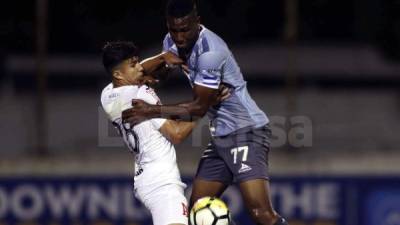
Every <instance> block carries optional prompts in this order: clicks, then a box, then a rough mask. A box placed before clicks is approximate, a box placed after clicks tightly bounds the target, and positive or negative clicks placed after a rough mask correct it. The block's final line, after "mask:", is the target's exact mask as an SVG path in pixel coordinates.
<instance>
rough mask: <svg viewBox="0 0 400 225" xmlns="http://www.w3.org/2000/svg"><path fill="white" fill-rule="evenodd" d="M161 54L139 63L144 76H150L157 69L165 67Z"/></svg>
mask: <svg viewBox="0 0 400 225" xmlns="http://www.w3.org/2000/svg"><path fill="white" fill-rule="evenodd" d="M163 54H164V53H161V54H158V55H156V56H153V57H150V58H147V59H144V60H143V61H142V62H140V64H141V65H142V67H143V70H144V72H145V74H149V75H152V74H153V73H154V72H155V71H156V70H157V69H159V68H161V67H162V66H164V65H165V60H164V57H163Z"/></svg>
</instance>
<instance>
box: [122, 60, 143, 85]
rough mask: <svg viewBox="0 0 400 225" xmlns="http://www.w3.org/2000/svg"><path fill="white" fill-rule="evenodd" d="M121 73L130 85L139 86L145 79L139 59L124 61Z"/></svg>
mask: <svg viewBox="0 0 400 225" xmlns="http://www.w3.org/2000/svg"><path fill="white" fill-rule="evenodd" d="M119 71H120V73H121V75H122V76H123V77H124V79H125V80H126V81H128V82H129V83H130V84H137V83H138V82H140V80H141V79H143V67H142V65H140V63H139V58H138V57H132V58H130V59H127V60H125V61H123V62H122V63H121V65H120V66H119Z"/></svg>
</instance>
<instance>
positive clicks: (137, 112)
mask: <svg viewBox="0 0 400 225" xmlns="http://www.w3.org/2000/svg"><path fill="white" fill-rule="evenodd" d="M132 106H133V107H132V108H130V109H127V110H124V111H123V112H122V122H123V123H129V124H131V125H132V126H134V125H136V124H139V123H141V122H143V121H145V120H147V119H150V118H151V117H150V114H149V112H150V108H151V105H150V104H147V103H146V102H145V101H143V100H140V99H133V100H132Z"/></svg>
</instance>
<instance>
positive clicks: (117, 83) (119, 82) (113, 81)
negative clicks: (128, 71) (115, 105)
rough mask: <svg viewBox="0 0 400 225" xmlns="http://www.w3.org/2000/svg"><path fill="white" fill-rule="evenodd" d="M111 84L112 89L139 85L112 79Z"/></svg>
mask: <svg viewBox="0 0 400 225" xmlns="http://www.w3.org/2000/svg"><path fill="white" fill-rule="evenodd" d="M112 83H113V87H114V88H117V87H122V86H128V85H139V84H138V83H132V82H128V81H126V80H123V79H115V78H113V79H112Z"/></svg>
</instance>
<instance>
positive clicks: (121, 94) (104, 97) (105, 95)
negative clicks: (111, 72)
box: [101, 83, 139, 105]
mask: <svg viewBox="0 0 400 225" xmlns="http://www.w3.org/2000/svg"><path fill="white" fill-rule="evenodd" d="M138 90H139V86H137V85H124V86H121V87H117V88H114V86H113V84H112V83H110V84H108V85H107V86H106V87H105V88H104V89H103V91H102V93H101V103H102V104H103V105H106V104H108V103H109V102H112V101H115V100H117V99H122V100H123V99H132V98H135V96H136V95H137V94H138Z"/></svg>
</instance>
